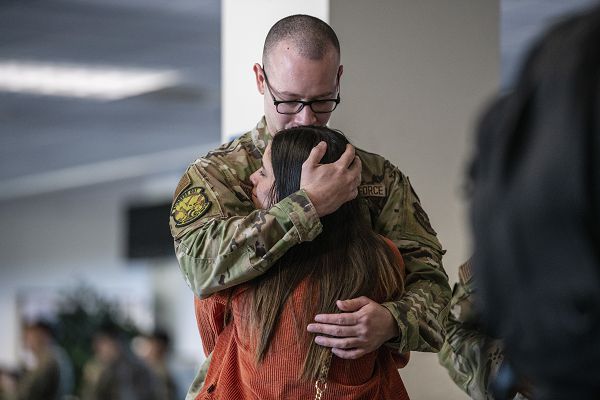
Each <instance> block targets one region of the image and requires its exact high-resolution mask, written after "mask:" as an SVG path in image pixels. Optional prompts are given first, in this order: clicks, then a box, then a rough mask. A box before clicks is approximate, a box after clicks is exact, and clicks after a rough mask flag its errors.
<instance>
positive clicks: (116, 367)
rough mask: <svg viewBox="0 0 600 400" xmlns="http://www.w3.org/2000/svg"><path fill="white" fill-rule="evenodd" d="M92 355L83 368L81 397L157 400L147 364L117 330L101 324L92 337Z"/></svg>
mask: <svg viewBox="0 0 600 400" xmlns="http://www.w3.org/2000/svg"><path fill="white" fill-rule="evenodd" d="M93 347H94V358H93V359H92V360H90V361H89V362H88V363H87V364H86V366H85V368H84V386H83V393H82V394H83V399H84V400H159V399H161V397H159V384H158V381H157V378H156V377H155V376H154V374H153V373H152V371H150V369H149V367H147V366H146V365H145V364H144V362H143V361H142V360H140V359H139V358H138V357H136V356H135V355H134V354H133V353H132V352H131V350H130V349H129V346H128V344H127V343H126V341H125V338H124V337H123V334H122V333H121V332H120V330H119V329H118V328H117V327H115V326H113V325H111V324H106V325H104V326H102V327H101V328H100V329H99V330H98V331H97V332H96V333H95V335H94V339H93Z"/></svg>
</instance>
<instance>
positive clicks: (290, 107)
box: [262, 68, 341, 115]
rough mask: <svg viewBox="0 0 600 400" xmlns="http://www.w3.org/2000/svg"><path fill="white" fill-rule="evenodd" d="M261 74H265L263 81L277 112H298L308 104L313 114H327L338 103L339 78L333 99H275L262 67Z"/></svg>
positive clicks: (339, 99)
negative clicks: (335, 95)
mask: <svg viewBox="0 0 600 400" xmlns="http://www.w3.org/2000/svg"><path fill="white" fill-rule="evenodd" d="M262 72H263V75H264V76H265V82H266V83H267V88H268V89H269V94H270V95H271V98H272V99H273V105H274V106H275V110H277V112H278V113H279V114H288V115H289V114H298V113H299V112H300V111H302V109H303V108H304V107H305V106H309V107H310V109H311V110H312V112H314V113H315V114H327V113H330V112H333V110H335V109H336V107H337V106H338V104H340V101H341V98H340V84H339V80H338V83H337V85H336V86H337V92H338V94H337V97H336V98H335V99H318V100H309V101H302V100H277V99H276V98H275V96H273V90H272V89H271V85H270V84H269V78H267V73H266V72H265V70H264V68H262Z"/></svg>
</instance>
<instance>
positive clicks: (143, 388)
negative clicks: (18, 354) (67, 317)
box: [0, 320, 179, 400]
mask: <svg viewBox="0 0 600 400" xmlns="http://www.w3.org/2000/svg"><path fill="white" fill-rule="evenodd" d="M22 335H23V336H22V340H23V350H24V351H23V356H22V366H21V367H20V368H19V369H18V370H10V369H2V370H0V400H33V399H35V400H65V399H69V400H75V399H81V400H114V399H123V400H137V399H140V400H141V399H144V400H146V399H149V400H174V399H177V398H179V396H178V390H177V386H176V383H175V380H174V378H173V375H172V373H171V372H170V370H169V367H168V357H169V349H170V345H171V340H170V337H169V335H168V334H167V333H166V332H165V331H163V330H156V331H154V332H152V333H151V334H147V335H139V336H137V337H135V338H133V340H128V339H127V338H126V337H125V335H123V334H122V332H121V330H120V329H119V328H118V327H117V326H113V325H108V324H107V325H104V326H102V327H100V328H99V329H98V330H97V331H96V332H95V334H94V337H93V341H92V349H93V353H92V357H91V359H89V360H88V361H87V362H86V363H85V365H84V367H83V371H82V377H81V384H80V385H78V386H79V389H77V388H76V386H77V385H76V374H75V372H74V369H73V363H72V361H71V359H70V357H69V356H68V354H67V352H66V351H65V349H64V348H62V347H61V346H60V345H59V343H58V341H57V340H56V335H55V331H54V329H53V325H52V324H51V323H49V322H47V321H44V320H36V321H33V322H27V323H25V324H24V325H23V329H22Z"/></svg>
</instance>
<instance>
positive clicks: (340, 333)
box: [306, 324, 358, 337]
mask: <svg viewBox="0 0 600 400" xmlns="http://www.w3.org/2000/svg"><path fill="white" fill-rule="evenodd" d="M306 329H307V330H308V331H309V332H311V333H322V334H324V335H329V336H336V337H350V336H357V333H358V332H357V329H356V328H355V327H354V326H346V325H330V324H308V326H307V327H306Z"/></svg>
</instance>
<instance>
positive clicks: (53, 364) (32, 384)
mask: <svg viewBox="0 0 600 400" xmlns="http://www.w3.org/2000/svg"><path fill="white" fill-rule="evenodd" d="M23 346H24V348H25V352H26V353H25V354H26V357H25V367H24V369H23V372H22V373H21V374H11V373H9V372H6V373H5V374H3V392H4V393H3V396H4V398H6V399H15V400H31V399H40V400H46V399H47V400H60V399H62V398H63V397H64V396H67V395H70V394H71V393H72V390H73V369H72V366H71V362H70V360H69V358H68V356H67V354H66V353H65V351H64V350H63V349H62V348H61V347H60V346H59V345H58V344H57V343H56V340H55V332H54V329H53V326H52V325H51V323H50V322H49V321H46V320H43V319H37V320H34V321H31V322H26V323H25V324H24V325H23Z"/></svg>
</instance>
